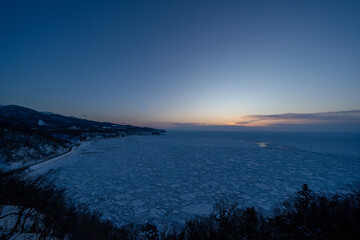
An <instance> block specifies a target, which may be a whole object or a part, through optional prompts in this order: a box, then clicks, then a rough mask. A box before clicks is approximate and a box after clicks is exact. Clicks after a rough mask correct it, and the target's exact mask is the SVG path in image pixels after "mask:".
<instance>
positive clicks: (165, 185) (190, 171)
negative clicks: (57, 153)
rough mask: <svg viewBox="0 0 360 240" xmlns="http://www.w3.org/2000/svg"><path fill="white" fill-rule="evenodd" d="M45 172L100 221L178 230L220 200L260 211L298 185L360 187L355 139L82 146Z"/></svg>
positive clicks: (239, 135) (212, 136)
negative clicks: (171, 226) (168, 226)
mask: <svg viewBox="0 0 360 240" xmlns="http://www.w3.org/2000/svg"><path fill="white" fill-rule="evenodd" d="M51 167H52V168H54V170H52V171H51V172H50V174H49V175H48V178H49V179H51V181H53V182H54V183H55V184H56V185H57V186H59V187H61V188H66V189H67V190H66V193H67V195H68V196H69V197H70V198H71V199H72V200H73V201H74V202H75V203H81V204H85V205H87V206H88V207H89V209H91V210H96V211H98V212H100V213H102V214H103V218H104V219H109V220H112V221H114V222H116V223H117V224H119V225H122V224H129V223H145V222H151V223H153V224H156V225H159V226H160V225H164V224H165V225H166V224H175V223H179V224H182V223H183V222H184V221H185V220H186V219H187V218H189V217H193V216H196V215H202V214H208V213H210V212H211V211H212V206H213V204H214V203H215V201H217V200H218V199H222V198H230V199H234V200H237V201H238V202H239V203H240V204H241V205H242V206H256V207H258V208H261V209H262V210H263V211H264V212H266V211H268V210H271V208H273V207H274V206H276V204H279V203H280V202H281V201H283V200H285V199H286V198H288V197H289V196H290V195H292V194H294V193H295V192H296V191H297V190H298V189H300V188H301V186H302V184H304V183H307V184H308V185H309V187H310V188H311V189H313V190H314V191H316V192H331V193H342V192H344V191H346V190H347V189H348V184H353V183H359V182H360V135H359V134H357V135H356V134H340V133H333V134H329V133H269V132H267V133H259V132H256V133H244V132H180V131H179V132H176V131H174V132H169V133H168V134H167V135H162V136H130V137H123V138H116V139H109V140H100V141H95V142H91V143H87V144H83V145H82V146H81V147H79V148H78V149H77V150H76V151H75V153H73V154H72V155H71V156H70V157H68V158H66V159H63V160H62V161H59V162H57V163H56V164H53V165H51ZM48 170H49V169H48Z"/></svg>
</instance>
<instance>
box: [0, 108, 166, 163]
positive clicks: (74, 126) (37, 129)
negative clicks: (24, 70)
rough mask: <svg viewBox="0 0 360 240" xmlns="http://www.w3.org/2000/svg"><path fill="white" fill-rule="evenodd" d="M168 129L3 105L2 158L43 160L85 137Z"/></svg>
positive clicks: (0, 126)
mask: <svg viewBox="0 0 360 240" xmlns="http://www.w3.org/2000/svg"><path fill="white" fill-rule="evenodd" d="M164 133H166V131H165V130H160V129H154V128H147V127H136V126H132V125H120V124H115V123H109V122H96V121H90V120H86V119H80V118H76V117H66V116H62V115H59V114H54V113H48V112H47V113H44V112H38V111H35V110H33V109H29V108H25V107H21V106H16V105H7V106H0V161H1V162H3V163H12V162H23V163H24V162H29V161H36V160H42V159H44V158H51V157H54V156H56V155H59V154H61V153H63V152H66V151H67V149H69V147H70V146H72V145H74V144H75V143H79V142H81V141H88V140H95V139H103V138H113V137H119V136H128V135H160V134H164Z"/></svg>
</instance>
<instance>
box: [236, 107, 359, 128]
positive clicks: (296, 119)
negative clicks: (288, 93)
mask: <svg viewBox="0 0 360 240" xmlns="http://www.w3.org/2000/svg"><path fill="white" fill-rule="evenodd" d="M322 123H326V124H329V123H360V110H354V111H339V112H324V113H286V114H274V115H248V116H244V117H241V118H240V119H239V120H238V121H236V122H235V123H234V125H238V126H247V127H254V126H276V125H282V124H322Z"/></svg>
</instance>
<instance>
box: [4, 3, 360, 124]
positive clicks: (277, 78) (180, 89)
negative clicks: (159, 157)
mask: <svg viewBox="0 0 360 240" xmlns="http://www.w3.org/2000/svg"><path fill="white" fill-rule="evenodd" d="M0 24H1V25H0V34H1V35H0V103H1V104H18V105H22V106H27V107H31V108H34V109H37V110H41V111H52V112H56V113H61V114H65V115H74V116H82V115H87V116H88V118H90V119H96V120H107V121H113V122H126V123H133V124H145V125H146V124H149V125H151V124H153V123H154V122H156V123H158V124H160V123H162V122H167V123H171V122H177V123H205V124H228V123H233V124H236V123H239V122H242V121H241V119H243V118H244V117H243V116H247V117H248V116H249V115H251V116H254V115H261V116H262V115H269V114H284V113H289V112H294V113H318V112H333V111H347V110H357V109H360V94H359V93H360V67H359V66H360V44H359V43H360V1H314V0H311V1H106V2H105V1H13V0H12V1H1V3H0ZM245 118H246V117H245ZM160 125H161V124H160Z"/></svg>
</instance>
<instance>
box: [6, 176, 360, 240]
mask: <svg viewBox="0 0 360 240" xmlns="http://www.w3.org/2000/svg"><path fill="white" fill-rule="evenodd" d="M0 206H3V207H2V208H0V222H1V220H2V219H4V218H6V217H9V216H10V215H13V219H14V222H13V226H12V227H11V229H5V228H4V227H3V226H0V239H8V238H10V237H13V236H14V235H15V234H19V233H33V234H35V237H36V239H152V240H155V239H173V240H177V239H188V240H192V239H196V240H198V239H199V240H201V239H204V240H210V239H224V240H225V239H226V240H228V239H234V240H235V239H274V240H277V239H279V240H280V239H284V240H285V239H360V187H356V188H354V189H353V190H352V191H351V192H350V193H349V194H346V195H342V196H339V195H320V194H315V193H313V192H312V191H311V190H310V189H309V188H308V186H307V185H306V184H304V185H303V187H302V189H301V190H300V191H298V193H297V194H296V195H295V196H293V197H292V198H290V199H289V200H287V201H285V202H283V204H281V205H280V206H279V207H278V208H277V209H276V210H274V211H273V213H272V214H270V215H267V216H264V215H263V214H262V213H261V212H259V211H258V210H256V209H255V208H254V207H250V208H242V207H240V206H239V205H238V204H237V203H236V202H235V203H234V202H229V201H226V200H223V201H220V202H218V203H217V204H216V205H215V206H214V211H213V213H212V214H210V215H208V216H203V217H197V218H194V219H192V220H189V221H187V222H186V224H185V226H184V227H183V228H182V229H178V230H174V231H173V232H172V233H170V232H162V233H159V232H158V230H157V228H156V227H155V226H153V225H151V224H146V225H133V226H132V227H130V226H128V227H123V228H119V227H116V226H115V225H114V223H112V222H109V221H102V220H101V218H100V215H99V214H97V213H89V212H88V211H87V210H86V209H85V208H81V207H80V208H79V207H76V208H75V207H74V206H72V205H71V204H69V203H68V201H67V200H66V198H65V197H64V192H63V191H60V190H56V189H54V187H52V186H51V185H46V184H44V182H42V181H41V178H39V179H36V180H32V181H26V180H23V179H21V178H19V177H18V176H14V175H11V176H9V175H7V174H4V173H1V172H0ZM4 206H16V208H15V209H16V210H17V211H15V212H14V211H13V212H10V213H9V212H6V211H5V210H4Z"/></svg>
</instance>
